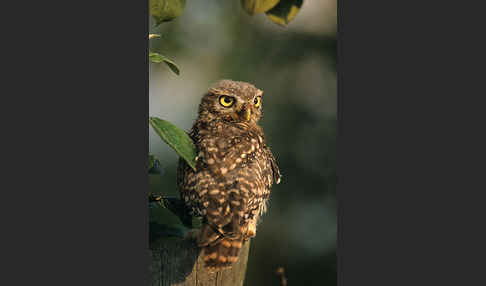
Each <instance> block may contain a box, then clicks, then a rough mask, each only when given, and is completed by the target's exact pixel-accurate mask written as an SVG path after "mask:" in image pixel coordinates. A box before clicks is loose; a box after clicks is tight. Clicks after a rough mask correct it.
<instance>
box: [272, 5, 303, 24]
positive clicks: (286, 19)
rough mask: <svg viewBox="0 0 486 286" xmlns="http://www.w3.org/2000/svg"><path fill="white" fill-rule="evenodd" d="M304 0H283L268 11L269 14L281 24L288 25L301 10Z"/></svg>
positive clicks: (274, 20) (275, 21)
mask: <svg viewBox="0 0 486 286" xmlns="http://www.w3.org/2000/svg"><path fill="white" fill-rule="evenodd" d="M302 3H303V0H281V1H280V2H279V3H278V4H277V6H275V7H273V8H272V9H271V10H269V11H267V13H266V14H267V16H268V18H270V20H272V21H273V22H274V23H276V24H278V25H280V26H284V27H285V26H287V25H288V23H290V21H292V20H293V19H294V17H295V15H297V12H299V10H300V7H302Z"/></svg>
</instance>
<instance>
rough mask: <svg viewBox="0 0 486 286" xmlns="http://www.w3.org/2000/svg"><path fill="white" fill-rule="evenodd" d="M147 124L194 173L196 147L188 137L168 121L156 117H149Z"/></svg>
mask: <svg viewBox="0 0 486 286" xmlns="http://www.w3.org/2000/svg"><path fill="white" fill-rule="evenodd" d="M149 122H150V125H152V128H154V130H155V132H156V133H157V134H158V135H159V136H160V138H162V140H164V141H165V143H167V144H168V145H169V146H170V147H172V149H174V151H176V153H177V154H178V155H179V156H180V157H181V158H183V159H184V160H186V162H187V164H189V166H191V168H192V169H194V171H195V170H196V160H195V159H196V146H194V143H193V141H192V139H191V138H190V137H189V135H187V133H186V132H184V131H183V130H181V129H179V128H178V127H177V126H175V125H174V124H172V123H170V122H169V121H166V120H162V119H160V118H157V117H150V118H149Z"/></svg>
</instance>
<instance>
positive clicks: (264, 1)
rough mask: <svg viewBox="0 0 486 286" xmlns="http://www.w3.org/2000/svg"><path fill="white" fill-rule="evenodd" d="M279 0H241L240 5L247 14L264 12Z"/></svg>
mask: <svg viewBox="0 0 486 286" xmlns="http://www.w3.org/2000/svg"><path fill="white" fill-rule="evenodd" d="M278 2H280V0H241V6H243V9H245V11H246V12H248V14H250V15H253V14H256V13H265V12H267V11H268V10H270V9H271V8H273V7H274V6H275V5H277V3H278Z"/></svg>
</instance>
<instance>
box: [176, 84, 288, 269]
mask: <svg viewBox="0 0 486 286" xmlns="http://www.w3.org/2000/svg"><path fill="white" fill-rule="evenodd" d="M262 94H263V92H262V91H261V90H259V89H257V88H256V87H255V86H253V85H251V84H249V83H245V82H238V81H231V80H221V81H219V82H217V83H216V84H214V85H213V86H212V87H211V88H210V89H209V92H208V93H207V94H205V95H204V96H203V98H202V101H201V104H200V105H199V112H198V118H197V119H196V122H195V123H194V125H193V126H192V129H191V131H190V133H189V136H190V137H191V138H192V140H193V141H194V143H195V145H196V152H197V157H196V171H194V170H193V169H192V168H190V167H189V166H188V165H187V164H186V162H185V161H184V160H182V159H181V160H180V161H179V168H178V172H177V183H178V187H179V190H180V193H181V198H182V199H183V200H184V201H185V204H186V206H187V207H188V209H190V210H191V213H192V215H195V216H202V217H203V226H202V228H201V231H200V232H199V233H198V234H197V237H196V242H197V244H198V246H200V247H202V248H203V249H204V254H203V260H204V262H205V265H206V266H207V267H209V268H210V269H211V270H213V271H217V270H220V269H223V268H226V267H229V266H231V265H232V264H233V263H234V262H236V261H237V259H238V254H239V251H240V249H241V247H242V246H243V243H244V242H245V241H247V240H248V239H250V238H252V237H254V236H255V233H256V225H257V222H258V220H259V218H260V216H261V215H262V214H263V213H264V212H265V210H266V203H267V200H268V197H269V195H270V187H271V186H272V184H273V183H274V182H275V183H277V184H278V183H279V182H280V172H279V169H278V167H277V164H276V163H275V158H274V157H273V155H272V152H271V151H270V149H269V147H268V146H267V145H266V143H265V137H264V135H263V130H262V128H261V127H260V126H258V120H259V119H260V118H261V117H262Z"/></svg>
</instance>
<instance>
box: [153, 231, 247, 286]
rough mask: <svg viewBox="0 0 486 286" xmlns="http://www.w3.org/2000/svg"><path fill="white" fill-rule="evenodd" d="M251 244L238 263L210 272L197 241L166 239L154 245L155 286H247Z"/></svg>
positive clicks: (243, 248)
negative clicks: (205, 265)
mask: <svg viewBox="0 0 486 286" xmlns="http://www.w3.org/2000/svg"><path fill="white" fill-rule="evenodd" d="M249 249H250V241H247V242H246V243H245V244H244V245H243V247H242V248H241V251H240V256H239V258H238V261H237V262H236V263H235V264H234V265H233V266H232V267H231V268H228V269H225V270H222V271H218V272H209V271H208V270H207V269H206V268H205V267H204V261H203V260H202V257H201V256H200V255H199V254H200V252H201V249H200V248H198V247H197V246H196V245H195V243H194V241H191V240H185V239H181V238H177V237H164V238H161V239H159V240H157V241H155V242H153V243H152V244H151V251H152V269H151V271H152V286H196V285H197V286H213V285H214V286H243V282H244V280H245V273H246V263H247V261H248V251H249Z"/></svg>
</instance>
